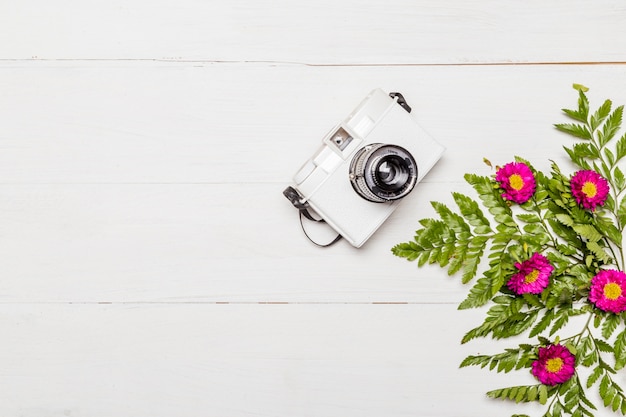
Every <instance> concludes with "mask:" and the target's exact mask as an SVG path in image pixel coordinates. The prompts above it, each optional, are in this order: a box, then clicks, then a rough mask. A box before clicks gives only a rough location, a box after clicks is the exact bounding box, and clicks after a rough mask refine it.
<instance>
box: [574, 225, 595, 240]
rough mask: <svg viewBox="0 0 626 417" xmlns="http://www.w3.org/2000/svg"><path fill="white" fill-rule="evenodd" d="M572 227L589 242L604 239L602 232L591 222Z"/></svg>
mask: <svg viewBox="0 0 626 417" xmlns="http://www.w3.org/2000/svg"><path fill="white" fill-rule="evenodd" d="M572 229H574V231H576V233H578V234H579V235H580V237H582V238H583V239H586V240H587V241H589V242H597V241H599V240H600V239H602V234H601V233H600V232H598V229H596V228H595V227H594V226H592V225H590V224H575V225H574V226H572Z"/></svg>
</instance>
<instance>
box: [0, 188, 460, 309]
mask: <svg viewBox="0 0 626 417" xmlns="http://www.w3.org/2000/svg"><path fill="white" fill-rule="evenodd" d="M281 191H282V189H281V188H279V187H277V185H276V184H251V185H246V184H235V185H231V184H225V185H216V184H202V185H193V184H191V185H180V184H172V185H159V184H152V185H146V184H136V185H132V184H127V185H123V184H122V185H120V184H113V185H107V184H98V185H93V184H70V185H50V184H42V185H14V186H10V185H3V186H0V212H1V213H2V219H3V220H2V222H1V223H0V236H2V238H1V239H0V253H2V254H3V255H2V258H0V269H1V270H2V271H3V273H2V276H3V279H2V283H1V284H0V301H8V302H32V301H37V302H48V301H55V302H59V301H63V302H72V301H89V302H118V301H150V302H156V301H162V302H178V301H210V302H257V301H261V302H322V303H325V302H338V303H368V302H427V303H430V302H460V301H461V300H462V299H463V298H464V296H465V291H467V290H468V288H462V287H461V285H460V284H459V283H458V279H452V278H447V276H446V274H445V272H443V271H440V270H438V269H428V268H427V269H424V270H417V268H416V266H415V265H414V264H409V263H408V262H406V261H404V260H401V259H399V258H395V257H394V256H393V255H392V254H391V252H390V249H391V247H392V246H393V245H395V244H397V243H400V242H403V241H406V240H409V239H411V238H412V236H413V231H414V229H415V228H417V226H418V224H417V218H418V216H419V217H426V216H429V215H432V209H431V208H430V206H429V204H428V203H427V202H426V201H419V199H412V200H407V201H406V202H405V203H406V204H404V205H402V206H401V207H400V208H399V209H398V211H397V212H396V213H395V214H396V215H395V216H393V217H392V218H391V219H390V220H389V221H388V222H387V224H386V225H384V226H383V228H381V229H380V230H379V231H378V233H377V234H376V235H375V236H374V237H373V238H372V239H371V240H370V241H369V242H368V243H367V245H366V246H364V247H363V248H361V249H359V250H356V249H354V248H352V247H351V246H350V245H349V244H347V243H346V242H341V243H340V244H338V245H337V246H335V247H333V248H332V249H327V250H323V249H320V248H317V247H315V246H314V245H312V244H311V243H310V242H309V241H308V240H307V239H306V238H305V236H304V235H303V233H302V230H301V229H300V225H299V223H298V216H297V211H296V210H295V209H294V208H293V207H292V206H291V204H290V203H289V202H288V201H287V200H286V199H285V198H284V197H283V196H282V195H281ZM416 193H419V195H428V196H438V197H439V196H442V197H445V198H448V196H447V195H446V196H444V195H443V191H439V190H437V189H436V187H435V188H433V187H432V185H430V184H426V185H425V186H424V187H421V186H420V187H418V190H416ZM445 194H448V190H445ZM309 230H310V231H311V232H312V235H313V236H314V237H316V238H317V239H320V240H322V239H327V238H331V237H332V236H331V235H330V234H329V233H328V232H327V230H326V229H323V230H321V229H311V228H309Z"/></svg>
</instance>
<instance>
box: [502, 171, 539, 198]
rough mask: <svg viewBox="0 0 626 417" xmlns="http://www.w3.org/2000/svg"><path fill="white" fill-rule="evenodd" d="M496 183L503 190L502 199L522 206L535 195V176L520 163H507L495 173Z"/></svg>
mask: <svg viewBox="0 0 626 417" xmlns="http://www.w3.org/2000/svg"><path fill="white" fill-rule="evenodd" d="M496 181H497V182H498V183H499V184H500V188H502V189H503V190H504V192H503V193H502V198H504V199H505V200H509V201H513V202H515V203H518V204H522V203H525V202H527V201H528V200H530V198H531V197H532V196H533V194H534V193H535V187H536V186H537V184H536V182H535V176H534V175H533V173H532V171H531V170H530V168H529V167H528V165H526V164H524V163H522V162H509V163H508V164H506V165H505V166H503V167H502V168H500V169H498V171H497V172H496Z"/></svg>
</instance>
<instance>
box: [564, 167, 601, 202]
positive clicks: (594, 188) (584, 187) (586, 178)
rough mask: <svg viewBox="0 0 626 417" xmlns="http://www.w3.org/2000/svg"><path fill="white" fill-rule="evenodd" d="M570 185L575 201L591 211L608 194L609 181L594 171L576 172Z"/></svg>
mask: <svg viewBox="0 0 626 417" xmlns="http://www.w3.org/2000/svg"><path fill="white" fill-rule="evenodd" d="M570 187H571V189H572V195H573V196H574V198H575V199H576V202H577V203H578V204H579V205H581V206H583V207H584V208H586V209H589V210H591V211H593V210H595V208H596V206H602V205H603V204H604V202H605V201H606V197H607V196H608V195H609V183H608V182H607V181H606V180H605V179H604V178H603V177H602V176H601V175H600V174H598V173H597V172H595V171H590V170H582V171H578V172H576V173H575V174H574V176H573V177H572V179H571V181H570Z"/></svg>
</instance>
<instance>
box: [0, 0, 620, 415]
mask: <svg viewBox="0 0 626 417" xmlns="http://www.w3.org/2000/svg"><path fill="white" fill-rule="evenodd" d="M1 9H2V10H1V11H2V12H1V13H0V40H1V41H0V45H1V46H2V47H1V48H0V271H1V274H0V277H1V279H0V331H1V332H2V334H3V335H4V342H3V345H2V346H3V347H2V348H1V349H0V392H2V394H1V397H0V398H1V400H0V415H2V416H24V417H44V416H45V417H49V416H74V417H76V416H90V417H91V416H103V417H104V416H119V417H126V416H128V417H138V416H139V417H140V416H151V417H152V416H171V415H180V416H220V417H230V416H233V417H238V416H275V417H282V416H290V417H299V416H315V417H327V416H338V417H350V416H394V417H395V416H426V417H471V416H485V417H489V416H497V415H498V416H500V415H507V413H509V414H512V413H514V412H516V411H519V412H527V413H529V414H532V415H535V414H539V413H540V412H541V410H540V409H534V408H532V407H531V408H524V407H522V408H521V409H520V408H515V407H511V406H509V405H508V404H504V403H500V402H493V401H488V400H487V399H486V398H485V396H484V394H483V393H484V392H485V391H487V390H488V389H491V388H496V387H499V386H502V385H505V384H509V385H510V384H515V383H518V382H519V383H527V382H529V381H530V380H532V379H531V377H530V375H529V374H526V373H517V374H514V375H506V376H504V375H499V374H489V373H487V372H486V371H481V370H476V369H462V370H459V369H458V364H459V362H460V361H461V359H462V358H463V357H464V356H466V355H468V354H476V353H484V352H496V351H499V350H501V349H502V348H503V346H502V345H501V344H497V343H494V342H493V341H490V340H487V341H482V340H479V341H473V342H472V343H469V344H468V345H463V346H461V345H460V344H459V340H460V339H461V337H462V335H463V334H464V333H465V332H466V331H467V330H469V329H470V328H471V327H473V326H475V325H477V324H478V323H479V321H480V320H481V315H482V314H483V312H482V311H470V312H467V311H464V312H462V313H461V312H458V311H457V310H456V305H457V304H458V303H459V302H460V301H461V300H462V299H463V298H464V296H465V293H466V291H467V290H468V288H467V287H464V286H462V285H461V284H460V283H459V279H458V278H457V277H448V276H447V275H446V273H445V272H444V271H441V270H439V269H436V268H428V267H427V268H423V269H417V267H416V266H415V265H414V264H410V263H407V262H405V261H404V260H401V259H398V258H395V257H393V256H392V254H391V252H390V248H391V247H392V246H393V245H394V244H396V243H399V242H402V241H406V240H409V239H411V237H412V235H413V231H414V230H415V229H416V228H417V226H418V223H417V221H418V219H420V218H423V217H427V216H430V215H432V214H433V210H432V208H431V207H430V204H429V202H430V201H432V200H436V201H442V202H445V203H452V199H451V196H450V193H451V192H452V191H458V192H463V193H466V194H470V195H471V194H472V189H471V188H470V187H469V186H468V185H467V184H465V183H464V181H463V177H462V176H463V174H464V173H466V172H477V173H480V174H483V175H489V174H490V173H492V172H493V171H492V170H490V169H489V168H488V167H487V166H486V165H485V164H484V163H483V158H484V157H487V158H488V159H490V160H491V161H492V162H493V163H494V164H503V163H506V162H508V161H510V160H511V159H512V158H513V157H514V156H515V155H519V156H522V157H524V158H527V159H529V160H531V161H532V162H533V164H534V165H535V166H536V167H537V168H540V169H546V168H548V167H549V164H550V161H549V160H550V159H554V160H556V161H557V162H558V163H560V164H562V165H563V168H564V170H566V171H567V170H571V169H572V167H571V166H570V165H569V164H567V161H566V160H565V158H564V155H563V152H562V150H561V147H562V146H563V145H564V144H567V143H568V141H569V139H568V138H567V137H565V136H563V135H561V134H560V133H558V132H557V131H556V130H555V129H554V128H553V126H552V125H553V124H554V123H557V122H560V121H563V120H564V119H563V116H562V115H561V112H560V109H561V108H563V107H568V106H574V105H575V102H576V93H575V91H574V90H572V89H571V85H572V83H574V82H576V83H582V84H585V85H587V86H589V87H591V91H590V92H589V97H590V99H591V100H592V103H595V105H599V104H600V103H601V101H602V100H604V99H605V98H611V99H613V100H614V102H615V103H616V104H622V103H626V89H624V88H622V87H623V86H624V85H626V71H625V68H626V67H625V65H626V64H624V63H625V62H626V59H625V56H624V51H625V50H626V44H625V43H624V42H626V41H625V39H626V36H624V35H626V29H625V27H624V25H623V22H624V18H625V17H626V7H624V5H623V4H622V3H621V2H617V1H599V2H594V3H589V2H582V1H575V2H571V1H568V2H566V1H554V2H550V3H545V2H540V1H535V0H533V1H528V2H496V1H487V0H481V1H475V2H466V1H460V0H457V1H443V2H428V1H408V0H396V1H391V2H385V3H381V2H374V1H360V2H357V1H354V0H333V1H330V0H328V1H327V0H321V1H318V2H313V3H312V2H293V1H286V0H278V1H274V2H271V3H269V2H254V1H251V0H235V1H230V0H229V1H225V0H219V1H218V0H216V1H210V2H203V1H197V0H179V1H176V2H172V1H165V0H156V1H151V2H145V1H139V0H136V1H130V2H128V1H124V2H122V1H119V0H112V1H99V0H88V1H84V2H75V1H72V0H59V1H56V2H44V1H41V0H26V1H21V2H14V3H13V4H11V5H5V6H2V8H1ZM376 87H381V88H383V89H385V90H389V91H401V92H402V93H403V94H404V95H405V97H406V98H407V99H408V100H409V102H410V104H411V106H412V107H413V109H414V114H415V117H416V119H417V120H418V121H419V122H420V124H421V125H422V126H423V127H424V128H425V129H426V130H427V131H428V132H429V133H430V134H431V135H432V136H434V137H435V138H437V140H438V141H440V142H441V143H442V144H443V145H445V146H446V147H447V151H446V153H445V155H444V157H443V159H442V160H441V161H440V162H439V163H438V164H437V166H436V167H435V168H434V169H433V170H432V171H431V173H430V174H429V175H428V176H427V177H426V178H425V179H424V181H423V182H422V183H421V184H419V186H418V188H417V189H416V191H415V193H413V194H412V195H411V196H410V198H407V199H406V200H405V201H403V202H402V204H401V205H400V207H399V209H398V210H397V211H396V212H395V213H394V215H393V216H392V217H391V218H390V219H389V220H388V221H387V222H386V223H385V225H384V226H383V227H382V228H381V229H380V230H379V231H378V232H377V233H376V234H375V235H374V237H373V238H372V239H371V240H370V241H369V242H368V243H367V244H366V245H365V246H364V247H363V248H361V249H358V250H357V249H354V248H352V247H351V246H349V245H348V244H347V243H345V242H340V243H339V244H338V245H337V246H335V247H333V248H332V249H327V250H321V249H319V248H316V247H314V246H313V245H312V244H310V243H309V242H308V241H307V240H306V238H305V237H304V236H303V235H302V232H301V230H300V225H299V223H298V219H297V214H296V211H295V210H294V209H293V207H291V206H290V204H289V202H288V201H287V200H286V199H284V198H283V196H282V194H281V192H282V190H283V188H284V187H285V186H286V185H288V184H289V183H290V181H291V176H292V175H293V174H294V173H295V172H296V170H297V169H298V168H299V166H300V165H301V164H302V163H303V162H304V161H305V160H306V159H307V158H309V157H310V156H311V155H312V153H313V152H314V151H315V149H316V148H317V147H318V145H319V143H320V140H321V138H322V136H323V135H324V134H325V133H326V132H327V131H328V130H329V129H330V128H331V127H332V126H333V125H334V124H335V123H337V122H338V121H339V120H340V119H342V118H344V117H345V116H346V115H347V114H348V113H349V112H350V111H351V110H352V109H353V108H354V106H355V105H356V104H358V102H360V100H361V99H362V98H363V97H364V96H365V95H366V94H367V93H368V92H369V91H370V90H371V89H373V88H376ZM314 232H315V233H319V236H328V235H327V231H326V230H319V229H318V230H315V231H314ZM618 378H620V381H621V383H622V384H623V385H626V380H625V376H624V375H623V374H618ZM610 415H612V414H611V413H609V412H608V411H606V410H599V411H598V413H597V414H596V416H597V417H598V416H599V417H608V416H610Z"/></svg>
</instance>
